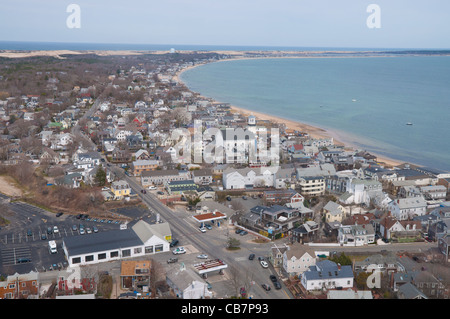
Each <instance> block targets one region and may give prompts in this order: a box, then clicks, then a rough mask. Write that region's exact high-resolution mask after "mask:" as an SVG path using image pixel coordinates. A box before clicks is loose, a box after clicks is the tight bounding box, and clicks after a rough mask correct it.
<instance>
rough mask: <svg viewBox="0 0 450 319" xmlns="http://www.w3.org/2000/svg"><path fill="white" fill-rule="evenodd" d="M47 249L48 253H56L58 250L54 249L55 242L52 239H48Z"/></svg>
mask: <svg viewBox="0 0 450 319" xmlns="http://www.w3.org/2000/svg"><path fill="white" fill-rule="evenodd" d="M48 251H49V252H50V254H56V253H57V252H58V251H57V250H56V242H55V241H54V240H50V241H49V242H48Z"/></svg>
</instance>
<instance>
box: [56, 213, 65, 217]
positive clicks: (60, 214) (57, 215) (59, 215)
mask: <svg viewBox="0 0 450 319" xmlns="http://www.w3.org/2000/svg"><path fill="white" fill-rule="evenodd" d="M63 214H64V213H62V212H59V213H57V214H56V217H61V216H62V215H63Z"/></svg>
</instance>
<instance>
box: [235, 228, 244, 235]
mask: <svg viewBox="0 0 450 319" xmlns="http://www.w3.org/2000/svg"><path fill="white" fill-rule="evenodd" d="M243 231H244V230H243V229H240V228H238V229H236V231H235V233H236V234H240V233H241V232H243Z"/></svg>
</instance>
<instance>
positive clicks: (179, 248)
mask: <svg viewBox="0 0 450 319" xmlns="http://www.w3.org/2000/svg"><path fill="white" fill-rule="evenodd" d="M172 253H173V254H174V255H180V254H185V253H186V249H184V247H178V248H177V249H174V250H172Z"/></svg>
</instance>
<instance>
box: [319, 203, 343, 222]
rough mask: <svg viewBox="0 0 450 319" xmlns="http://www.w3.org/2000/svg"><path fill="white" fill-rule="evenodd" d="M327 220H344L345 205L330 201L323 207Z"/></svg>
mask: <svg viewBox="0 0 450 319" xmlns="http://www.w3.org/2000/svg"><path fill="white" fill-rule="evenodd" d="M323 213H324V215H325V220H326V222H328V223H330V222H342V220H343V219H344V216H345V212H344V207H342V205H339V204H337V203H335V202H333V201H329V202H328V203H327V204H326V205H325V206H324V207H323Z"/></svg>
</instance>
